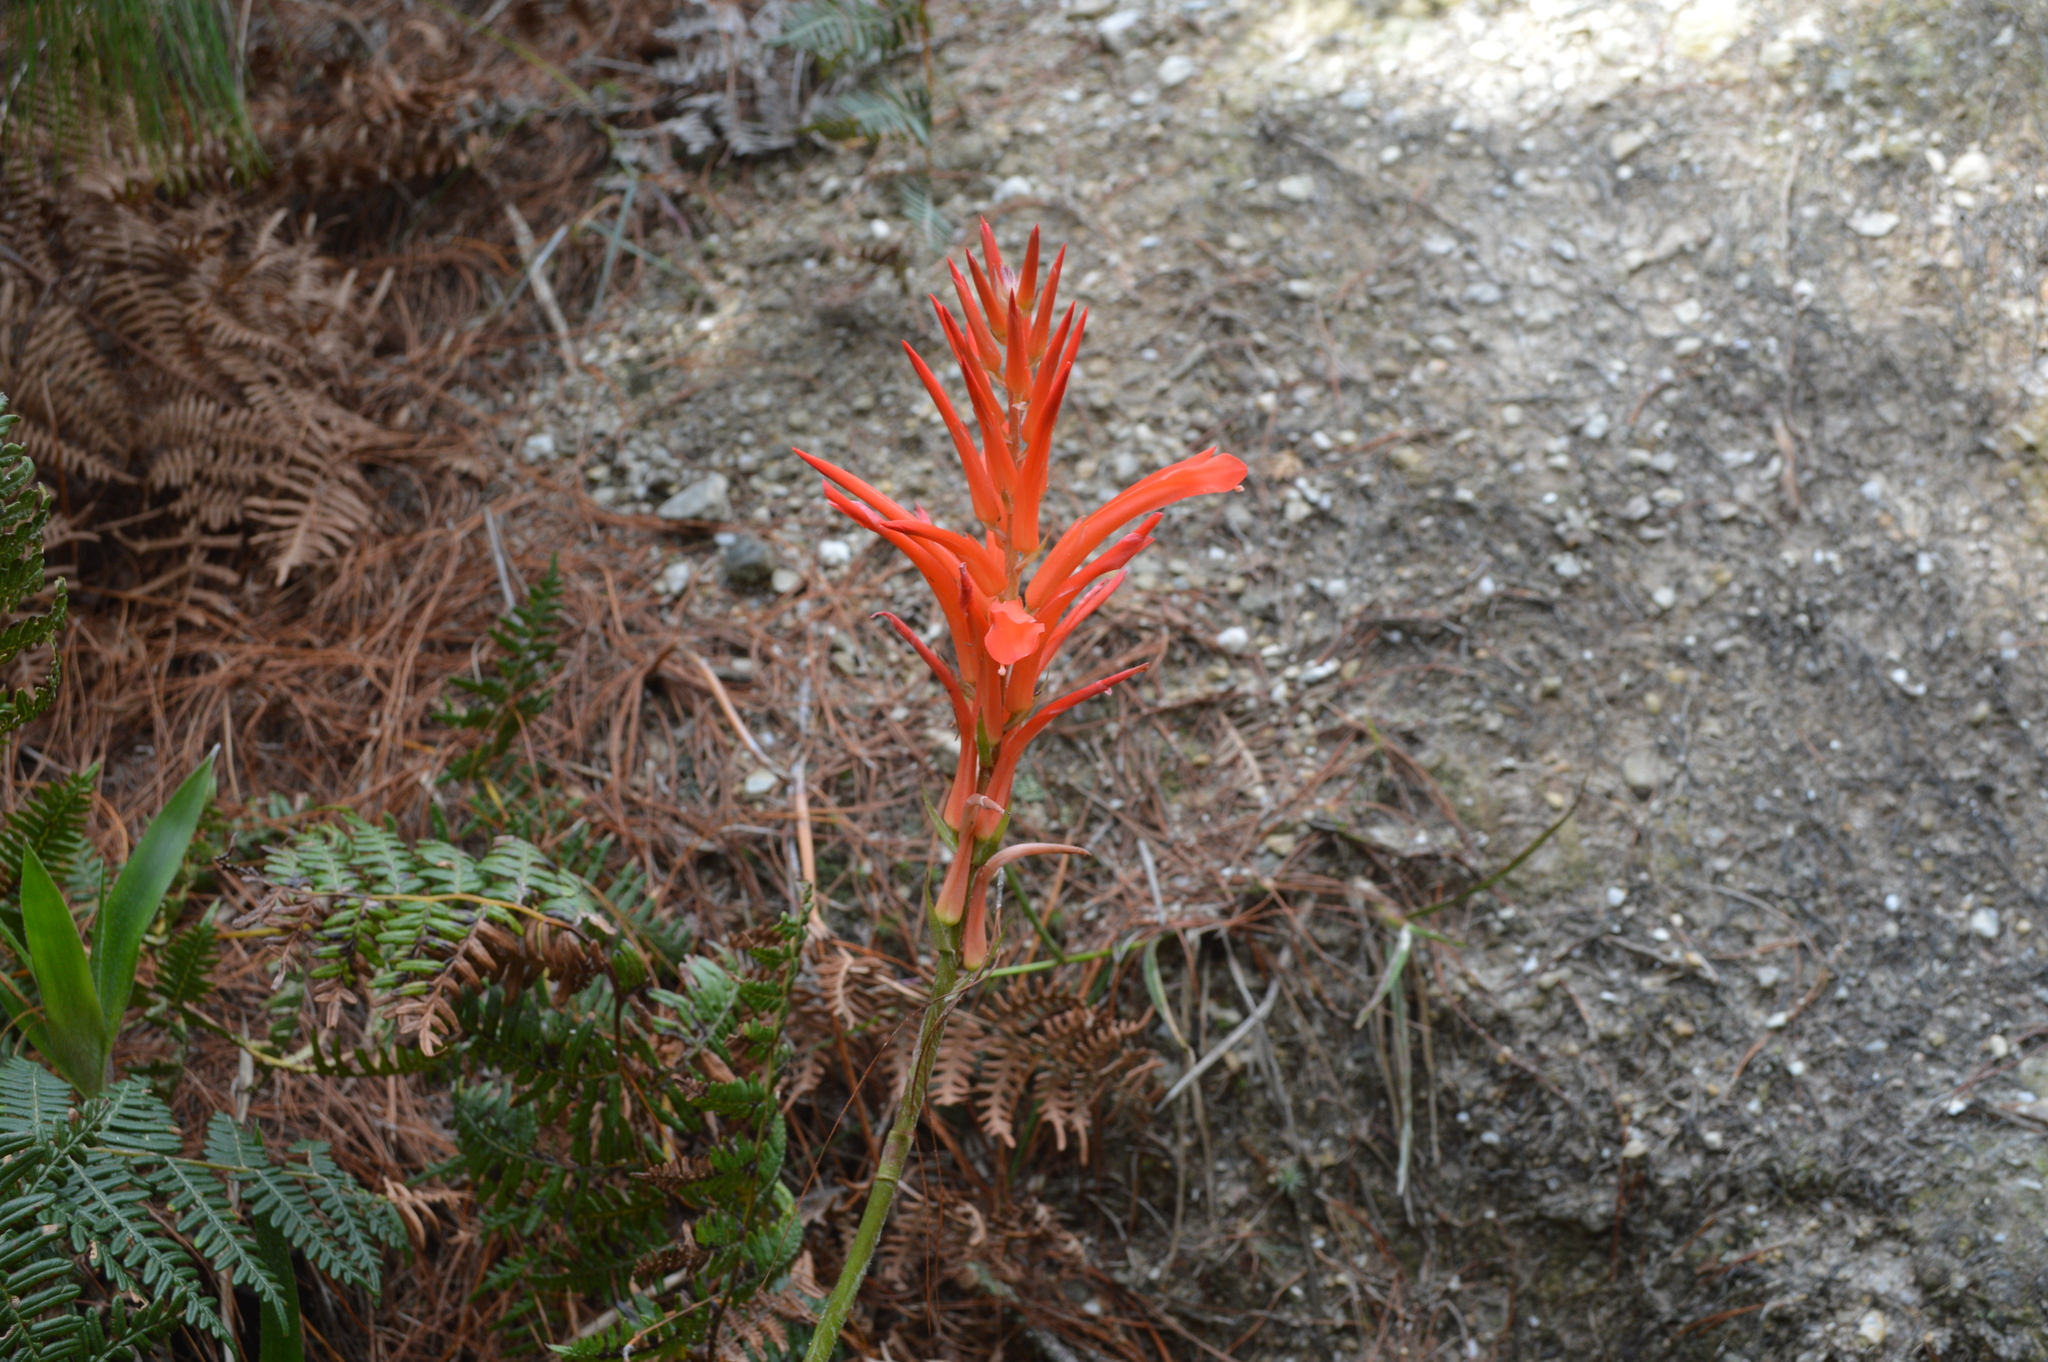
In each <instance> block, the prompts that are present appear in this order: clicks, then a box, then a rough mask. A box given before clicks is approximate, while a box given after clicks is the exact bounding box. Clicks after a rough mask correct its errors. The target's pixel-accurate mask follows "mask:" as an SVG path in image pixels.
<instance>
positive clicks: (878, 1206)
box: [804, 922, 960, 1362]
mask: <svg viewBox="0 0 2048 1362" xmlns="http://www.w3.org/2000/svg"><path fill="white" fill-rule="evenodd" d="M932 926H933V928H934V929H935V931H934V934H935V936H936V937H937V943H938V961H937V963H936V964H935V965H934V966H933V968H932V992H931V997H930V999H929V1000H927V1001H926V1003H925V1005H924V1020H923V1021H922V1022H921V1023H920V1024H919V1026H918V1029H917V1049H916V1051H915V1052H914V1053H913V1054H912V1055H911V1057H910V1083H909V1086H907V1087H906V1088H905V1089H904V1090H903V1101H902V1103H901V1104H900V1105H899V1106H898V1107H897V1108H896V1120H895V1123H894V1124H893V1125H891V1126H890V1127H889V1135H888V1138H887V1139H885V1140H883V1141H882V1160H881V1163H880V1164H879V1165H877V1167H876V1168H875V1179H874V1181H873V1182H872V1183H870V1184H869V1186H868V1204H867V1209H866V1210H865V1211H863V1212H862V1213H861V1217H860V1229H859V1230H858V1231H856V1232H855V1234H854V1236H853V1247H852V1248H850V1249H849V1250H848V1251H847V1254H846V1266H844V1267H842V1268H841V1269H839V1281H838V1283H837V1284H836V1285H834V1286H833V1288H832V1294H831V1295H830V1296H828V1297H826V1299H825V1308H824V1309H823V1310H822V1311H820V1312H819V1315H818V1328H817V1332H816V1333H814V1334H812V1335H811V1346H810V1347H809V1348H808V1349H806V1350H805V1352H804V1362H826V1359H827V1358H829V1357H831V1356H832V1349H833V1347H834V1345H836V1344H837V1343H838V1341H839V1331H840V1330H841V1329H842V1328H844V1327H845V1325H846V1317H847V1316H848V1315H849V1314H851V1313H852V1312H853V1302H854V1298H855V1297H856V1296H858V1295H859V1294H860V1284H861V1281H862V1280H863V1279H864V1278H866V1276H867V1275H868V1263H869V1262H870V1261H871V1260H872V1259H873V1258H874V1256H875V1245H876V1244H877V1243H878V1242H879V1241H880V1240H881V1237H882V1227H883V1226H884V1225H886V1224H887V1223H888V1221H889V1207H890V1204H891V1203H892V1202H894V1201H895V1200H896V1184H897V1183H898V1182H900V1181H901V1180H902V1178H903V1165H904V1164H905V1163H906V1162H907V1161H908V1160H909V1157H910V1141H911V1137H912V1136H913V1135H915V1134H916V1133H917V1122H918V1118H919V1117H920V1116H922V1115H923V1113H924V1096H925V1089H926V1088H927V1087H928V1086H930V1084H931V1078H932V1062H933V1061H934V1060H936V1059H937V1058H938V1053H939V1038H940V1037H941V1036H943V1035H944V1034H945V1032H946V1015H947V1013H949V1012H951V1011H952V1008H953V985H954V983H955V982H956V981H957V980H958V979H959V977H960V928H959V927H958V926H957V925H954V926H947V925H945V924H942V923H937V922H934V923H933V924H932Z"/></svg>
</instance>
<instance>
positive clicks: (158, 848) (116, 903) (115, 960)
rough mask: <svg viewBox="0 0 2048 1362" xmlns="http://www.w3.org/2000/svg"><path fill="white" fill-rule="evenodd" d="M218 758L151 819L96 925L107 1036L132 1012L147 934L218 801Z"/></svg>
mask: <svg viewBox="0 0 2048 1362" xmlns="http://www.w3.org/2000/svg"><path fill="white" fill-rule="evenodd" d="M213 757H214V754H213V753H212V752H209V753H207V754H206V760H204V761H202V762H200V763H199V769H198V770H196V771H194V772H193V773H192V774H191V775H189V776H187V777H186V778H185V783H184V784H183V785H180V786H179V787H178V792H177V793H176V794H174V795H172V796H171V802H170V803H168V804H166V805H164V807H163V811H162V812H161V813H159V814H157V816H156V817H155V818H152V819H151V820H150V821H149V827H148V828H147V829H146V830H145V831H144V832H143V834H142V841H141V843H140V844H139V845H137V846H136V848H135V854H134V855H133V856H131V857H130V858H129V859H128V864H126V865H124V866H122V867H121V874H120V877H119V878H118V879H116V880H115V881H114V888H113V890H112V892H110V893H109V894H108V895H107V901H106V903H105V905H103V906H102V907H101V909H100V915H99V920H98V921H97V922H96V923H95V924H94V928H93V943H92V945H93V950H92V981H93V984H94V986H95V990H96V991H97V993H98V994H99V1004H100V1015H101V1017H102V1019H103V1020H104V1023H105V1030H106V1034H108V1035H112V1034H114V1033H115V1032H116V1031H118V1030H120V1027H121V1014H122V1013H123V1012H126V1011H127V1010H128V995H129V994H130V993H131V992H132V991H133V990H134V988H135V963H136V960H137V958H138V957H139V956H140V955H141V953H142V935H143V933H144V932H146V931H148V930H149V924H150V921H151V920H152V919H154V918H155V917H156V910H157V907H158V905H159V904H161V903H162V902H163V898H164V891H165V890H167V889H169V888H170V887H171V879H172V877H173V876H175V875H176V874H177V873H178V867H179V866H180V865H182V864H184V861H185V849H186V848H187V847H189V846H191V845H192V834H193V833H195V832H197V831H198V830H199V819H200V815H202V814H204V813H205V812H206V806H207V805H208V804H210V803H212V802H213Z"/></svg>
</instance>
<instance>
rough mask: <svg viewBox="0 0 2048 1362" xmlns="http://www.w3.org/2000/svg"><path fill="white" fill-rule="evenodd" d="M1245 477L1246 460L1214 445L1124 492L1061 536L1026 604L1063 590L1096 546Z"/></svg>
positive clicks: (1035, 579)
mask: <svg viewBox="0 0 2048 1362" xmlns="http://www.w3.org/2000/svg"><path fill="white" fill-rule="evenodd" d="M1244 475H1245V466H1244V461H1243V460H1241V459H1239V458H1237V457H1235V456H1234V455H1230V454H1219V453H1217V452H1216V448H1215V446H1214V445H1211V446H1210V447H1209V448H1207V449H1205V450H1203V451H1202V452H1201V453H1199V454H1196V455H1194V456H1193V457H1191V458H1186V459H1182V460H1181V461H1180V462H1179V463H1175V464H1168V465H1167V466H1166V467H1164V468H1162V469H1160V470H1159V471H1158V472H1157V473H1154V474H1152V475H1151V476H1150V477H1147V478H1143V479H1141V480H1140V481H1138V482H1137V483H1134V484H1133V485H1132V486H1129V487H1126V488H1125V489H1124V490H1123V491H1121V492H1119V493H1117V494H1116V495H1115V496H1113V497H1111V498H1110V499H1109V501H1108V502H1107V503H1105V504H1104V505H1103V507H1102V508H1101V509H1100V510H1098V511H1096V512H1094V513H1093V514H1091V515H1086V516H1083V517H1082V518H1081V519H1079V520H1077V521H1075V522H1074V524H1073V527H1072V528H1071V529H1069V530H1068V531H1067V532H1066V533H1065V534H1063V535H1061V536H1060V542H1059V543H1057V544H1055V545H1053V549H1052V552H1051V553H1049V554H1047V555H1046V559H1045V562H1044V563H1043V564H1042V565H1041V566H1040V567H1039V569H1038V572H1037V573H1036V575H1034V576H1033V577H1032V579H1031V589H1030V590H1029V591H1027V592H1026V593H1025V595H1024V599H1025V600H1026V601H1027V602H1029V603H1030V604H1031V606H1032V607H1033V608H1034V609H1036V608H1037V607H1038V606H1039V605H1040V604H1042V603H1044V601H1045V600H1046V599H1047V598H1048V597H1050V596H1051V595H1052V593H1053V592H1055V591H1057V590H1059V588H1060V586H1061V584H1062V583H1064V582H1065V581H1066V579H1067V577H1068V576H1069V575H1070V574H1071V573H1072V572H1073V571H1074V569H1075V568H1077V567H1079V566H1080V565H1081V562H1082V560H1083V559H1085V558H1086V557H1087V556H1088V555H1089V554H1090V553H1093V552H1094V551H1095V547H1096V545H1098V544H1100V543H1101V542H1102V541H1103V540H1105V539H1107V538H1109V537H1110V536H1111V535H1112V534H1115V533H1116V532H1117V531H1118V530H1120V529H1122V528H1123V527H1124V526H1125V525H1127V524H1129V523H1130V522H1131V521H1133V520H1136V519H1137V518H1138V517H1139V516H1141V515H1144V514H1145V513H1146V512H1147V511H1156V510H1158V509H1159V508H1160V507H1162V506H1171V505H1172V504H1173V503H1174V502H1176V501H1184V500H1186V499H1187V498H1188V497H1198V496H1204V495H1207V494H1209V493H1211V492H1228V491H1230V490H1231V489H1232V488H1235V487H1236V486H1237V485H1238V484H1240V483H1242V482H1243V481H1244Z"/></svg>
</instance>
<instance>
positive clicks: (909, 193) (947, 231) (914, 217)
mask: <svg viewBox="0 0 2048 1362" xmlns="http://www.w3.org/2000/svg"><path fill="white" fill-rule="evenodd" d="M896 202H897V205H898V206H899V207H901V208H902V209H903V216H904V217H906V218H908V219H910V224H911V225H912V226H913V227H916V228H917V229H918V230H919V231H921V232H923V233H924V241H925V245H926V246H928V247H930V248H931V250H932V251H933V252H935V253H936V252H943V251H944V250H945V249H946V245H947V243H948V242H950V241H952V239H953V224H952V223H951V222H948V221H947V220H946V215H945V214H943V213H941V212H940V211H939V206H938V205H937V204H936V203H933V202H932V182H931V180H930V179H928V178H926V177H925V176H923V175H906V176H904V177H903V178H902V179H900V180H898V181H897V182H896Z"/></svg>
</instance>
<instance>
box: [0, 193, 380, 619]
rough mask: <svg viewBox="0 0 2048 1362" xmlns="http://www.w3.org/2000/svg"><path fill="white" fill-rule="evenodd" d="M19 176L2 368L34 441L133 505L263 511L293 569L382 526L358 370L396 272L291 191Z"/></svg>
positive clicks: (3, 289) (2, 273)
mask: <svg viewBox="0 0 2048 1362" xmlns="http://www.w3.org/2000/svg"><path fill="white" fill-rule="evenodd" d="M88 183H98V182H95V181H90V180H88ZM21 188H22V189H23V194H22V195H21V196H18V197H16V198H14V199H13V200H12V201H10V203H9V204H8V206H7V208H6V210H5V212H4V213H0V385H4V387H5V390H6V391H8V392H10V393H13V394H16V398H15V401H16V406H17V408H18V409H19V410H20V411H21V413H22V415H23V418H24V419H23V421H22V425H21V434H20V436H19V437H18V438H20V439H21V440H22V441H23V443H24V444H26V445H27V446H28V448H29V451H30V453H31V455H32V456H33V457H35V458H36V459H37V460H38V461H40V462H41V463H42V464H43V466H45V467H47V468H50V469H52V470H53V471H56V472H59V473H61V474H62V475H63V476H65V477H66V478H69V479H74V480H76V481H78V482H82V483H84V484H87V485H89V486H101V487H108V488H114V487H128V488H136V489H139V492H140V495H141V497H142V498H143V504H142V506H140V507H134V508H130V509H131V510H132V511H134V512H140V513H147V512H152V511H153V512H155V513H157V514H161V515H164V516H166V517H168V518H170V519H171V520H172V521H173V522H175V523H177V524H179V525H181V526H185V527H194V528H198V529H202V530H206V531H220V530H227V529H239V528H245V527H260V528H261V532H260V533H259V534H258V535H257V536H256V539H255V542H257V543H258V544H262V545H266V546H268V548H269V551H270V562H271V567H272V569H273V570H274V571H275V572H276V573H277V575H278V578H279V580H280V581H281V580H283V578H284V577H285V576H286V575H287V574H289V573H290V572H291V571H292V569H293V568H295V567H299V566H301V565H303V564H306V563H310V562H314V561H317V560H319V559H323V558H328V557H332V556H333V555H334V554H336V553H338V552H340V551H341V549H342V548H343V547H344V546H346V545H347V544H349V543H352V542H355V541H357V540H359V539H361V538H363V537H364V536H365V535H367V534H369V533H371V532H372V531H373V530H374V529H375V527H376V524H377V514H376V511H375V497H374V494H373V493H372V492H371V490H370V487H369V485H368V483H367V482H366V481H365V479H364V477H363V475H362V472H361V468H360V466H359V460H360V458H361V457H362V456H363V455H364V454H365V453H367V452H368V451H371V450H374V449H378V448H389V447H390V446H392V445H393V444H394V441H393V438H392V437H391V436H390V435H389V434H388V433H387V432H385V431H383V430H382V429H381V428H379V427H378V426H377V425H376V424H375V423H373V422H371V421H369V420H367V419H365V418H364V417H362V416H361V415H359V414H357V412H356V410H355V406H354V394H353V390H352V379H351V377H350V372H351V369H352V368H353V367H355V366H356V365H358V364H359V363H360V361H361V360H362V359H363V358H365V357H366V355H367V353H368V349H369V346H370V343H371V340H372V337H371V336H370V335H369V332H368V330H367V325H366V323H367V319H368V318H369V316H370V315H371V314H372V313H373V312H374V311H375V308H376V307H377V306H378V305H379V304H380V303H381V300H382V298H383V296H384V293H385V291H386V289H388V287H389V278H390V276H389V275H388V274H387V275H385V276H384V278H383V279H382V280H381V281H380V283H379V285H378V286H377V287H376V288H375V289H365V288H363V287H361V286H359V284H358V282H357V280H356V277H355V275H354V273H353V272H348V271H342V270H340V269H338V268H336V267H335V266H334V265H333V264H332V263H331V262H330V261H328V260H326V259H324V258H323V257H322V256H321V255H320V253H319V252H318V250H317V249H316V248H315V246H314V244H313V240H312V235H311V224H310V223H302V224H299V225H298V226H297V228H296V229H295V228H294V227H293V224H292V223H291V222H290V221H289V220H288V218H287V215H286V214H285V212H284V211H283V210H281V209H280V210H276V211H273V212H271V213H269V214H267V215H262V216H259V215H258V214H256V213H255V212H253V211H252V210H248V209H244V208H239V207H236V206H235V205H233V204H232V203H231V202H229V201H228V200H226V199H224V198H222V197H219V196H213V195H209V196H202V197H200V198H197V199H195V200H194V201H193V202H192V203H190V204H189V205H187V206H184V207H165V206H162V205H159V204H155V203H152V202H149V201H147V200H142V201H130V200H127V199H122V198H116V197H114V196H113V195H112V193H111V192H110V190H108V188H107V186H105V185H102V192H97V193H96V192H92V190H91V189H89V188H87V189H79V188H71V189H62V190H60V189H54V188H49V187H26V186H25V187H21ZM131 518H132V517H131Z"/></svg>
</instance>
